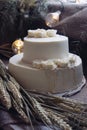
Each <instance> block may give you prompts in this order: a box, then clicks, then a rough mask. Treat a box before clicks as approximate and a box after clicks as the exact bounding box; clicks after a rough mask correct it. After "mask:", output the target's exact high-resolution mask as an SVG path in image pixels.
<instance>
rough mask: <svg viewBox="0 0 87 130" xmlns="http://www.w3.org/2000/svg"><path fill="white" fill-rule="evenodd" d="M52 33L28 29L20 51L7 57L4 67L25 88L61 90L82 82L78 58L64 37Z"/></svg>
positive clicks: (66, 89) (48, 90) (54, 32)
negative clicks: (71, 51)
mask: <svg viewBox="0 0 87 130" xmlns="http://www.w3.org/2000/svg"><path fill="white" fill-rule="evenodd" d="M56 33H57V31H56V30H51V29H50V30H44V29H37V30H29V31H28V36H27V37H25V38H24V51H23V53H21V54H17V55H15V56H13V57H11V58H10V60H9V65H8V69H9V71H10V73H11V74H12V75H13V76H14V77H15V78H16V80H17V81H18V82H19V83H20V84H21V85H22V86H23V87H24V88H25V89H26V90H35V91H38V92H45V93H48V92H51V93H63V92H67V91H72V90H75V89H77V88H78V87H80V86H82V85H83V84H84V83H83V77H84V76H83V68H82V60H81V58H80V57H79V56H77V55H75V54H71V53H69V47H68V37H65V36H61V35H58V34H56Z"/></svg>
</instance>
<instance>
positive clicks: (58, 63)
mask: <svg viewBox="0 0 87 130" xmlns="http://www.w3.org/2000/svg"><path fill="white" fill-rule="evenodd" d="M75 61H76V56H75V55H74V54H71V55H69V57H68V58H65V59H51V60H45V61H43V60H35V61H33V64H32V67H35V68H37V69H50V70H54V69H58V68H65V67H69V68H70V67H74V66H75Z"/></svg>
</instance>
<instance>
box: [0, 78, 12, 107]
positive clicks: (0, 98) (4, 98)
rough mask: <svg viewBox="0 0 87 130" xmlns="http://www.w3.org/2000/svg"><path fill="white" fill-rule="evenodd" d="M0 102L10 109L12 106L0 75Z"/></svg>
mask: <svg viewBox="0 0 87 130" xmlns="http://www.w3.org/2000/svg"><path fill="white" fill-rule="evenodd" d="M0 102H1V103H2V105H3V106H5V107H6V108H7V109H10V108H11V107H12V105H11V99H10V95H9V93H8V92H7V90H6V88H5V86H4V82H3V79H2V78H1V77H0Z"/></svg>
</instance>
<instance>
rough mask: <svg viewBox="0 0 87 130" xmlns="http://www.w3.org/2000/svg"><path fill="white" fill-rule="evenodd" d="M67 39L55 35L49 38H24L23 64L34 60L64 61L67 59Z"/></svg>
mask: <svg viewBox="0 0 87 130" xmlns="http://www.w3.org/2000/svg"><path fill="white" fill-rule="evenodd" d="M68 53H69V50H68V38H67V37H65V36H60V35H56V36H55V37H50V38H28V37H25V38H24V55H23V60H24V61H25V62H28V63H30V62H32V61H34V60H36V59H39V60H47V59H64V58H67V57H68Z"/></svg>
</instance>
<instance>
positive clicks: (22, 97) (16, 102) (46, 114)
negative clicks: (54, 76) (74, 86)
mask: <svg viewBox="0 0 87 130" xmlns="http://www.w3.org/2000/svg"><path fill="white" fill-rule="evenodd" d="M0 103H1V104H2V105H3V106H4V107H5V108H6V109H7V110H8V111H9V110H10V109H13V110H15V111H16V112H17V114H18V116H19V118H21V119H22V120H23V121H24V122H26V123H30V125H31V129H32V130H34V122H35V121H36V123H39V122H41V123H43V124H44V125H46V126H47V127H49V128H51V129H52V130H58V129H59V128H60V129H61V130H87V104H84V103H81V102H77V101H75V100H72V99H69V98H64V97H60V96H55V95H51V94H42V93H37V92H31V91H30V92H27V91H26V90H24V89H23V87H22V86H20V85H19V83H18V82H17V81H16V80H15V79H14V78H13V77H12V76H11V75H10V73H9V72H8V69H7V68H6V66H5V64H4V63H3V62H2V61H1V60H0Z"/></svg>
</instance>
